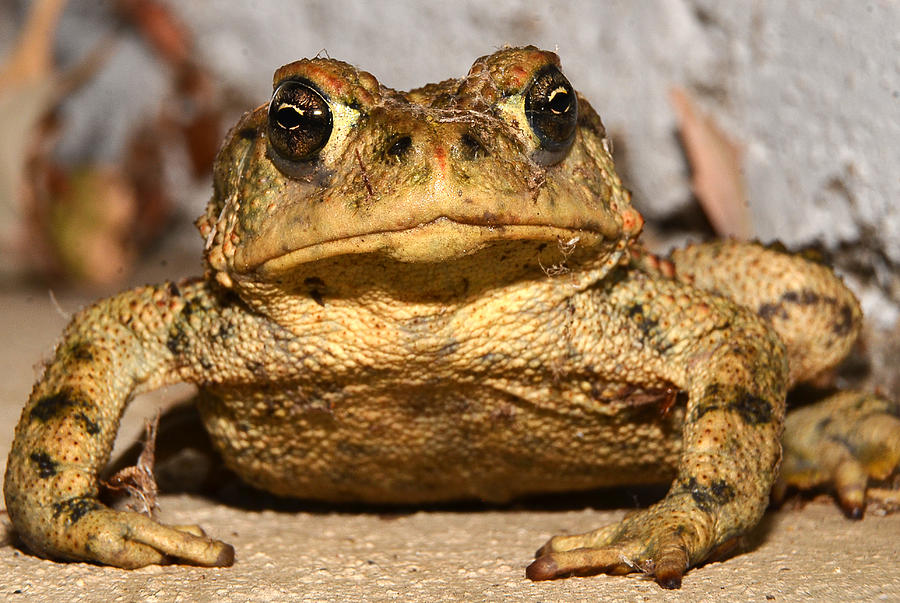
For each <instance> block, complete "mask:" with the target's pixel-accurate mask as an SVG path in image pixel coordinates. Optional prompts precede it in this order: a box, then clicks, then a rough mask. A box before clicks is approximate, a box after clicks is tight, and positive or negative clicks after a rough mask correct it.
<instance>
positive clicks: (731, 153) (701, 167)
mask: <svg viewBox="0 0 900 603" xmlns="http://www.w3.org/2000/svg"><path fill="white" fill-rule="evenodd" d="M670 98H671V101H672V107H673V108H674V109H675V114H676V116H677V119H678V123H679V129H680V131H681V139H682V141H683V143H684V148H685V150H686V151H687V156H688V161H689V163H690V165H691V171H692V173H693V180H692V186H693V189H694V194H695V195H696V196H697V199H699V201H700V204H701V205H702V207H703V211H704V212H705V213H706V217H707V218H708V219H709V221H710V223H711V224H712V226H713V228H714V229H715V231H716V233H718V234H719V235H720V236H725V237H733V238H735V239H739V240H747V239H749V238H750V237H751V236H752V234H753V225H752V223H751V220H750V213H749V210H748V208H747V199H746V196H747V195H746V188H745V185H744V178H743V174H742V173H741V149H740V147H739V146H738V145H737V144H735V143H734V142H732V141H731V140H730V139H729V138H728V136H726V134H725V133H724V132H723V131H722V130H721V129H720V128H719V127H718V126H717V125H716V124H715V122H713V120H712V118H710V117H709V116H707V115H704V114H702V113H701V112H700V111H699V110H698V109H697V106H696V103H695V102H694V101H693V100H692V99H691V97H690V96H689V95H688V93H687V92H686V91H685V90H683V89H681V88H673V89H672V90H671V92H670Z"/></svg>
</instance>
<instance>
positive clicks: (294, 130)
mask: <svg viewBox="0 0 900 603" xmlns="http://www.w3.org/2000/svg"><path fill="white" fill-rule="evenodd" d="M331 128H332V118H331V109H330V108H329V106H328V101H326V100H325V97H324V96H323V95H322V93H321V92H319V91H318V90H317V89H316V87H315V86H313V85H312V84H310V83H309V82H305V81H300V80H288V81H285V82H281V83H280V84H279V85H278V88H276V89H275V93H274V94H273V95H272V101H271V102H270V103H269V140H270V142H271V144H272V148H273V149H274V150H275V152H276V153H278V155H280V156H281V157H282V158H284V159H287V160H290V161H304V160H309V159H312V158H313V157H314V156H315V154H316V153H317V152H318V151H319V150H321V148H322V147H324V146H325V143H327V142H328V138H329V137H330V136H331Z"/></svg>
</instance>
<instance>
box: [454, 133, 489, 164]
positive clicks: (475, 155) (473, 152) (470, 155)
mask: <svg viewBox="0 0 900 603" xmlns="http://www.w3.org/2000/svg"><path fill="white" fill-rule="evenodd" d="M459 142H460V148H461V150H462V155H463V157H464V158H465V159H469V160H473V159H481V158H483V157H487V156H488V151H487V149H486V148H485V146H484V144H482V142H481V141H480V140H478V138H477V137H476V136H474V135H473V134H470V133H469V132H466V133H465V134H463V135H462V136H461V137H460V140H459Z"/></svg>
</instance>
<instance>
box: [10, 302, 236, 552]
mask: <svg viewBox="0 0 900 603" xmlns="http://www.w3.org/2000/svg"><path fill="white" fill-rule="evenodd" d="M188 287H189V288H198V286H193V285H189V286H188ZM184 306H185V300H184V297H183V296H182V294H181V292H180V291H179V289H178V288H177V287H176V286H175V285H168V286H163V287H144V288H141V289H136V290H133V291H129V292H126V293H123V294H120V295H118V296H116V297H113V298H110V299H107V300H104V301H101V302H98V303H97V304H95V305H94V306H91V307H90V308H88V309H86V310H84V311H83V312H81V313H79V314H78V315H77V316H76V317H75V318H74V320H73V321H72V323H71V324H70V325H69V327H68V328H67V329H66V332H65V334H64V336H63V339H62V341H61V342H60V343H59V345H58V347H57V349H56V353H55V357H54V359H53V360H52V361H51V363H50V364H49V365H48V366H47V367H46V369H45V371H44V374H43V376H42V378H41V379H40V380H39V381H38V383H37V384H36V385H35V387H34V389H33V391H32V393H31V397H30V398H29V400H28V403H27V405H26V406H25V409H24V411H23V412H22V416H21V418H20V420H19V424H18V426H17V427H16V434H15V440H14V441H13V445H12V449H11V451H10V454H9V461H8V464H7V470H6V481H5V485H4V487H5V494H6V505H7V509H8V512H9V517H10V519H11V520H12V523H13V526H14V527H15V530H16V532H17V533H18V535H19V537H20V538H21V539H22V541H23V542H25V544H27V545H28V547H29V548H30V549H32V550H33V551H35V552H37V553H40V554H42V555H46V556H50V557H56V558H63V559H77V560H86V561H95V562H99V563H105V564H109V565H115V566H119V567H128V568H131V567H140V566H143V565H148V564H151V563H161V562H164V561H166V560H168V559H171V558H176V559H179V560H182V561H186V562H188V563H196V564H199V565H230V564H231V563H232V561H233V559H234V549H233V548H232V547H231V546H230V545H227V544H225V543H223V542H219V541H217V540H212V539H210V538H206V537H205V536H203V535H202V532H201V531H200V530H199V529H197V528H182V529H176V528H173V527H167V526H163V525H161V524H159V523H157V522H155V521H153V520H152V519H149V518H148V517H145V516H143V515H139V514H137V513H133V512H124V511H115V510H113V509H110V508H107V507H106V506H104V505H103V504H101V503H100V502H99V501H98V499H97V495H98V490H99V487H98V477H97V475H98V472H99V471H100V470H101V469H102V468H103V466H104V465H105V464H106V462H107V460H108V458H109V454H110V451H111V448H112V443H113V440H114V438H115V434H116V430H117V428H118V424H119V418H120V416H121V413H122V411H123V410H124V408H125V405H126V403H127V402H128V401H129V400H130V399H131V397H132V395H133V394H134V393H136V391H139V390H147V389H151V388H154V387H158V386H160V385H163V384H165V383H171V382H174V381H179V380H181V379H180V378H179V374H178V369H177V367H176V362H175V358H174V354H173V352H172V350H171V349H170V348H172V347H173V346H172V345H171V341H172V335H173V329H174V330H175V331H177V327H178V321H180V320H184V315H185V312H184ZM167 344H169V345H167Z"/></svg>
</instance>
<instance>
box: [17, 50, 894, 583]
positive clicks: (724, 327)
mask: <svg viewBox="0 0 900 603" xmlns="http://www.w3.org/2000/svg"><path fill="white" fill-rule="evenodd" d="M556 64H558V59H557V58H556V56H555V55H553V54H552V53H547V52H542V51H539V50H537V49H534V48H523V49H507V50H502V51H500V52H497V53H495V54H493V55H491V56H488V57H482V58H481V59H479V60H478V61H476V62H475V64H474V65H473V67H472V70H471V71H470V73H469V75H468V76H467V77H466V78H464V79H462V80H448V81H446V82H443V83H441V84H432V85H429V86H426V87H424V88H421V89H418V90H414V91H412V92H408V93H400V92H396V91H393V90H390V89H387V88H385V87H383V86H381V85H380V84H378V82H377V81H376V80H375V78H374V77H372V76H371V75H370V74H368V73H365V72H362V71H359V70H357V69H355V68H353V67H351V66H349V65H346V64H344V63H340V62H338V61H333V60H325V59H315V60H311V61H300V62H297V63H293V64H291V65H287V66H285V67H283V68H281V69H280V70H279V71H278V72H277V73H276V75H275V82H276V84H277V83H278V82H280V81H282V80H284V79H285V78H303V79H304V80H305V81H309V82H313V83H314V84H315V85H316V86H317V87H318V88H319V89H320V90H321V91H322V92H323V93H324V95H325V96H326V97H328V99H329V104H330V105H331V109H332V112H333V114H334V130H333V132H332V134H331V138H330V139H329V141H328V143H327V144H326V145H325V147H324V148H323V149H322V150H321V151H320V152H319V154H318V155H317V156H316V158H315V159H314V160H310V161H306V162H301V163H298V164H292V163H290V162H285V161H284V160H283V159H279V156H278V154H277V153H275V152H274V151H273V149H272V148H271V144H270V143H269V141H268V137H269V136H268V133H267V129H266V119H267V117H266V107H261V108H259V109H257V110H255V111H253V112H251V113H248V114H247V115H245V116H244V117H243V118H242V120H241V121H240V122H239V123H238V125H237V126H236V127H235V128H234V129H233V130H232V132H231V133H230V134H229V136H228V138H227V140H226V142H225V145H224V146H223V148H222V150H221V152H220V155H219V159H218V161H217V168H216V175H215V193H214V196H213V199H212V201H211V202H210V204H209V207H208V209H207V212H206V214H205V216H203V217H202V218H201V219H200V220H199V221H198V226H199V228H200V231H201V233H202V234H203V236H204V237H205V238H206V265H207V273H206V277H205V278H204V279H197V280H193V281H188V282H181V283H177V284H176V283H167V284H163V285H160V286H156V287H145V288H141V289H136V290H133V291H128V292H125V293H123V294H120V295H118V296H116V297H113V298H110V299H107V300H103V301H100V302H98V303H97V304H95V305H94V306H92V307H90V308H88V309H86V310H84V311H83V312H81V313H80V314H78V315H77V316H76V317H75V318H74V319H73V321H72V323H71V324H70V326H69V327H68V328H67V330H66V332H65V333H64V335H63V338H62V340H61V342H60V344H59V345H58V347H57V349H56V354H55V357H54V358H53V360H52V361H51V362H50V363H49V364H48V366H47V367H46V369H45V371H44V374H43V376H42V377H41V379H40V380H39V381H38V383H37V384H36V385H35V387H34V391H33V392H32V395H31V397H30V399H29V401H28V403H27V405H26V407H25V409H24V411H23V414H22V418H21V420H20V422H19V425H18V427H17V430H16V436H15V441H14V444H13V448H12V451H11V453H10V456H9V464H8V467H7V473H6V482H5V492H6V502H7V506H8V510H9V515H10V518H11V520H12V522H13V524H14V526H15V528H16V530H17V532H18V533H19V535H20V536H21V538H22V539H23V541H24V542H25V543H26V544H27V545H28V546H29V547H30V548H31V549H32V550H33V551H35V552H37V553H40V554H42V555H47V556H51V557H55V558H61V559H84V560H91V561H96V562H100V563H107V564H112V565H117V566H121V567H138V566H141V565H146V564H149V563H159V562H162V561H165V560H168V559H179V560H182V561H185V562H189V563H197V564H205V565H227V564H229V563H231V561H232V559H233V550H232V549H231V547H230V546H229V545H226V544H224V543H221V542H218V541H215V540H212V539H208V538H206V537H204V536H203V535H202V532H200V531H199V530H198V529H196V528H176V527H166V526H162V525H160V524H158V523H156V522H154V521H152V520H150V519H148V518H146V517H142V516H139V515H137V514H134V513H126V512H118V511H112V510H110V509H107V508H105V507H104V506H103V505H102V504H101V503H99V502H98V500H97V493H98V479H97V474H98V472H99V471H100V469H101V468H102V467H103V466H104V465H105V463H106V462H107V460H108V456H109V451H110V446H111V443H112V441H113V437H114V435H115V431H116V428H117V424H118V420H119V416H120V414H121V412H122V410H123V408H124V406H125V405H126V404H127V402H128V400H129V399H130V398H131V397H132V396H133V395H134V394H135V393H137V392H140V391H145V390H148V389H152V388H155V387H158V386H161V385H164V384H167V383H174V382H181V381H184V382H190V383H196V384H197V385H199V387H200V392H201V393H200V395H199V396H198V404H199V409H200V412H201V415H202V417H203V419H204V422H205V424H206V427H207V429H208V430H209V432H210V434H211V435H212V439H213V441H214V442H215V444H216V445H217V447H218V448H219V450H220V451H221V452H222V455H223V457H224V459H225V461H226V463H227V464H228V465H229V466H230V467H231V468H232V469H234V470H235V471H236V472H237V473H238V474H239V475H241V476H242V477H243V478H244V479H245V480H247V481H248V482H249V483H251V484H254V485H256V486H259V487H261V488H265V489H267V490H270V491H272V492H275V493H278V494H282V495H289V496H297V497H305V498H318V499H324V500H334V501H343V500H363V501H376V502H403V503H411V502H423V501H437V500H447V499H457V498H468V497H476V498H482V499H487V500H494V501H502V500H508V499H510V498H511V497H514V496H517V495H522V494H526V493H532V492H547V491H566V490H578V489H587V488H594V487H598V486H606V485H613V484H622V483H632V484H633V483H648V482H660V481H671V482H672V487H671V490H670V491H669V493H668V495H667V496H666V497H665V498H664V499H663V500H662V501H660V502H659V503H657V504H655V505H653V506H651V507H650V508H648V509H646V510H642V511H637V512H635V513H633V514H631V515H630V516H628V517H627V518H625V519H624V520H623V521H622V522H620V523H618V524H615V525H613V526H609V527H606V528H602V529H600V530H598V531H595V532H590V533H587V534H584V535H580V536H562V537H557V538H554V539H552V540H551V541H550V542H548V543H547V544H546V545H545V546H544V548H543V549H541V551H539V558H538V559H537V560H536V561H535V562H534V563H533V564H532V565H531V566H530V567H529V568H528V575H529V576H530V577H532V578H534V579H545V578H552V577H558V576H564V575H569V574H572V573H592V572H603V571H606V572H610V573H625V572H630V571H644V572H646V573H648V574H651V575H653V576H654V577H655V579H656V580H657V581H658V582H659V583H660V584H661V585H662V586H665V587H677V586H678V585H679V584H680V581H681V576H682V574H683V573H684V571H685V570H686V569H687V568H688V567H690V566H691V565H695V564H697V563H699V562H701V561H703V560H704V559H705V558H707V556H708V555H709V554H710V552H711V551H714V550H716V549H718V548H720V547H722V546H723V545H725V544H727V543H728V542H730V541H732V540H733V539H734V538H735V537H736V536H738V535H740V534H741V533H742V532H744V531H745V530H747V529H748V528H750V527H751V526H753V525H754V524H755V523H756V522H757V521H758V520H759V518H760V516H761V514H762V513H763V510H764V508H765V506H766V504H767V500H768V494H769V490H770V489H771V487H772V485H773V482H774V481H775V479H776V473H777V471H778V467H779V462H780V458H781V435H782V425H783V417H784V399H785V393H786V390H787V388H788V387H789V385H790V384H791V383H793V382H795V381H797V380H799V379H803V378H806V377H809V376H811V375H814V374H815V373H817V372H820V371H822V370H824V369H825V368H827V367H829V366H831V365H832V364H834V363H835V362H837V361H838V360H839V359H840V358H841V357H842V356H843V355H844V354H845V353H846V352H847V350H848V349H849V347H850V345H851V344H852V342H853V340H854V338H855V336H856V334H857V331H858V329H859V325H860V321H861V316H860V312H859V308H858V305H857V303H856V301H855V299H854V298H853V296H852V294H851V293H850V292H849V291H848V290H847V289H846V288H845V287H844V286H843V284H842V283H841V282H840V280H839V279H838V278H836V277H835V276H834V275H833V274H832V272H831V271H830V270H828V269H827V268H825V267H822V266H818V265H815V264H813V263H810V262H807V261H806V260H803V259H801V258H799V257H796V256H792V255H789V254H785V253H781V252H780V251H777V250H774V249H767V248H765V247H762V246H760V245H755V244H739V243H713V244H707V245H698V246H694V247H691V248H689V249H686V250H682V251H679V252H677V253H676V255H675V256H674V257H673V259H672V261H670V260H661V259H659V258H656V257H655V256H652V255H649V254H647V253H645V252H644V251H642V250H641V248H640V247H639V245H638V244H637V243H636V237H637V236H638V234H639V232H640V229H641V226H642V220H641V217H640V216H639V215H638V214H637V212H635V211H634V210H633V209H632V208H631V206H630V200H629V195H628V193H627V191H625V190H624V189H623V187H622V185H621V183H620V181H619V179H618V177H617V176H616V174H615V171H614V169H613V166H612V160H611V157H610V155H609V152H608V143H607V141H606V138H605V133H604V130H603V125H602V124H601V122H600V119H599V117H598V116H597V115H596V114H595V113H594V112H593V110H592V109H591V108H590V106H589V105H588V103H587V102H586V101H585V100H584V99H581V98H579V101H578V103H579V105H578V125H577V132H576V136H575V139H574V142H573V143H572V146H571V148H569V149H568V150H567V152H566V153H565V154H564V156H562V157H556V158H555V159H554V162H552V163H551V162H548V161H547V155H546V154H544V155H541V153H540V152H539V151H540V148H539V147H540V146H541V144H542V142H541V140H540V138H539V137H538V136H537V135H536V134H535V133H534V132H533V131H532V130H531V127H530V125H529V122H528V119H527V117H526V115H525V114H524V110H523V100H522V99H523V94H524V92H523V91H525V90H526V89H527V88H528V86H529V83H530V82H531V81H532V80H533V78H534V77H535V74H536V73H539V72H540V71H541V70H542V69H544V68H546V66H547V65H556ZM678 392H684V393H685V394H686V395H684V396H678ZM676 399H686V400H687V402H686V404H681V403H675V402H676ZM891 412H894V413H895V412H896V407H889V406H886V405H885V406H883V407H882V408H881V409H880V411H878V414H877V417H887V416H888V414H889V413H891ZM829 417H831V419H829V420H833V421H835V422H836V423H839V422H840V416H834V417H832V416H831V415H829ZM801 423H802V422H801ZM863 423H864V422H863ZM863 423H860V424H859V426H858V430H861V432H865V433H869V432H868V431H866V430H867V429H869V430H871V429H874V427H871V426H869V427H867V426H866V425H868V424H863ZM854 429H856V428H854ZM878 429H881V428H880V427H879V428H878ZM882 431H884V430H882ZM854 433H856V432H854ZM877 435H878V438H881V439H879V440H878V441H881V440H886V441H887V440H890V441H893V442H894V443H896V440H897V428H896V427H894V429H893V431H891V430H890V429H888V430H887V431H884V433H882V432H878V434H877ZM860 437H861V438H862V439H867V438H868V436H860ZM891 438H893V440H891ZM806 439H810V438H806ZM811 440H812V443H811V444H810V446H813V447H815V446H816V445H817V444H816V443H815V440H816V438H815V437H812V438H811ZM868 440H872V438H868ZM868 440H867V441H868ZM870 448H873V447H872V446H870ZM874 448H877V445H875V446H874ZM874 448H873V449H874ZM873 454H874V453H873ZM876 456H877V455H876ZM813 457H815V455H814V454H813ZM891 459H893V460H891ZM896 460H897V459H896V454H895V455H894V456H893V457H891V458H887V460H885V461H884V462H882V463H881V464H880V465H879V466H878V471H879V472H881V473H883V472H884V471H885V470H887V471H890V470H893V468H894V466H895V465H896ZM811 462H813V461H808V462H807V464H806V465H804V467H803V468H804V471H806V473H807V474H811V472H812V471H813V470H812V469H811V468H810V466H809V463H811ZM865 464H866V463H863V464H862V465H860V466H863V465H865ZM869 464H870V465H871V464H872V463H869ZM875 464H876V465H877V464H878V463H875ZM832 468H833V467H832ZM830 470H831V469H830V468H828V467H824V468H821V469H816V470H815V471H816V479H817V480H819V481H823V480H824V481H827V480H828V479H829V478H830V477H831V474H829V471H830ZM832 473H833V472H832ZM857 477H858V476H857ZM858 481H859V480H858V479H857V483H858ZM863 482H864V478H863ZM796 483H800V482H799V481H796ZM864 485H865V484H864V483H863V487H864Z"/></svg>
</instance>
